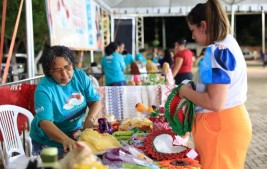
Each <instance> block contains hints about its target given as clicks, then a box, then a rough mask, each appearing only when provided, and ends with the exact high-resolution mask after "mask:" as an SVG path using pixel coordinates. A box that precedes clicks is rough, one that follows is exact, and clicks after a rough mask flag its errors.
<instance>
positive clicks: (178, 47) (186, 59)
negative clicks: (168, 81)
mask: <svg viewBox="0 0 267 169" xmlns="http://www.w3.org/2000/svg"><path fill="white" fill-rule="evenodd" d="M186 44H187V41H186V40H185V39H184V38H182V39H179V40H178V41H176V42H175V47H174V48H175V49H174V50H175V51H174V52H175V56H174V64H173V66H172V74H173V77H174V79H175V84H177V85H179V84H180V83H181V82H182V81H183V80H185V79H188V80H192V78H193V74H192V59H193V56H194V54H193V52H192V51H191V50H189V49H187V48H186Z"/></svg>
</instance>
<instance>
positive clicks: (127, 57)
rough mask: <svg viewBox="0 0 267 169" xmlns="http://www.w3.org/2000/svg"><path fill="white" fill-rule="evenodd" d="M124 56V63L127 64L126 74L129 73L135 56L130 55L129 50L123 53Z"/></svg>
mask: <svg viewBox="0 0 267 169" xmlns="http://www.w3.org/2000/svg"><path fill="white" fill-rule="evenodd" d="M122 56H123V57H124V62H125V64H126V70H127V71H126V72H129V70H131V69H130V67H131V64H132V63H133V62H134V58H133V55H132V54H130V53H128V52H127V50H126V49H125V50H124V51H123V52H122Z"/></svg>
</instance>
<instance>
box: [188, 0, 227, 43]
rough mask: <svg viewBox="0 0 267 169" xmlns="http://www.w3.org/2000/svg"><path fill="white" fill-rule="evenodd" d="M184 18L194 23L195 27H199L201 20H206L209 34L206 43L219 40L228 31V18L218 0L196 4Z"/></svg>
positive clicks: (224, 36) (223, 37)
mask: <svg viewBox="0 0 267 169" xmlns="http://www.w3.org/2000/svg"><path fill="white" fill-rule="evenodd" d="M186 19H187V22H188V23H189V24H195V25H196V26H197V27H200V23H201V21H206V23H207V33H208V34H209V42H208V43H215V42H216V41H221V40H223V39H225V38H226V36H227V34H228V33H229V29H230V23H229V19H228V16H227V14H226V11H225V10H224V9H223V7H222V5H221V4H220V2H219V1H218V0H208V1H207V2H206V3H199V4H197V5H196V6H195V7H194V8H193V9H192V10H191V11H190V12H189V14H188V15H187V17H186Z"/></svg>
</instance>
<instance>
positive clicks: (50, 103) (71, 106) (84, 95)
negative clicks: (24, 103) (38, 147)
mask: <svg viewBox="0 0 267 169" xmlns="http://www.w3.org/2000/svg"><path fill="white" fill-rule="evenodd" d="M97 100H100V96H99V94H98V92H97V90H96V89H95V88H94V86H93V82H91V80H90V79H89V77H88V76H87V75H86V74H85V73H84V72H83V71H82V70H80V69H75V70H74V72H73V77H72V79H71V81H70V82H69V84H67V85H66V86H61V85H59V84H57V83H56V82H55V81H54V80H53V79H52V78H51V77H48V76H45V77H44V78H43V79H42V80H41V81H40V82H39V83H38V85H37V87H36V90H35V93H34V109H35V113H36V115H35V116H34V119H33V121H32V123H31V130H30V136H31V138H32V139H33V140H34V141H36V142H38V143H40V144H44V145H48V146H55V147H62V145H61V144H60V143H58V142H56V141H53V140H51V139H50V138H49V137H48V136H47V135H46V134H45V132H44V131H43V130H42V129H41V128H40V127H39V122H40V121H42V120H50V121H51V122H53V123H54V124H55V125H56V126H57V127H58V128H59V129H60V130H61V131H63V132H64V133H65V134H66V135H68V136H69V137H70V136H71V134H72V132H73V131H75V130H77V129H80V128H82V121H83V119H84V116H85V113H86V108H87V103H88V102H93V101H97Z"/></svg>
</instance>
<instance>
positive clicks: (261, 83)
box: [0, 61, 267, 169]
mask: <svg viewBox="0 0 267 169" xmlns="http://www.w3.org/2000/svg"><path fill="white" fill-rule="evenodd" d="M247 64H248V100H247V102H246V107H247V109H248V112H249V114H250V118H251V121H252V125H253V133H252V141H251V144H250V146H249V150H248V153H247V158H246V164H245V169H266V168H267V144H266V141H267V66H266V67H265V68H263V66H262V65H261V63H259V62H257V61H249V62H247ZM2 168H3V166H2V164H1V160H0V169H2Z"/></svg>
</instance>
